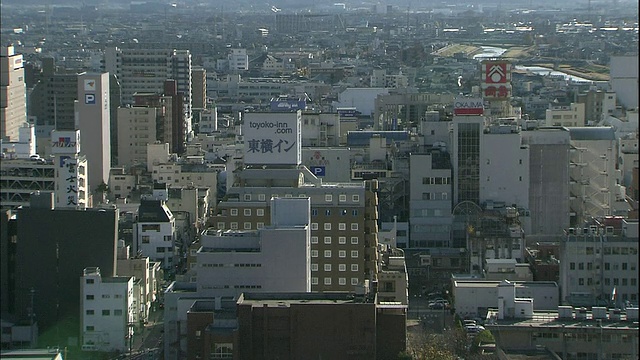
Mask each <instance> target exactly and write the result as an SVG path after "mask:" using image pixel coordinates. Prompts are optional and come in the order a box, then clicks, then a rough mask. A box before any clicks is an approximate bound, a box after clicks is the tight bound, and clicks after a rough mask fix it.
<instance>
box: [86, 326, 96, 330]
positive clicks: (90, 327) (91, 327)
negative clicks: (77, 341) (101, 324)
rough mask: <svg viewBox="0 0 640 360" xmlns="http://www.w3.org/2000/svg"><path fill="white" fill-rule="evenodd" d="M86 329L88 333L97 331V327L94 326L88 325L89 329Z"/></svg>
mask: <svg viewBox="0 0 640 360" xmlns="http://www.w3.org/2000/svg"><path fill="white" fill-rule="evenodd" d="M85 329H86V330H87V331H93V330H95V327H93V326H92V325H87V327H86V328H85Z"/></svg>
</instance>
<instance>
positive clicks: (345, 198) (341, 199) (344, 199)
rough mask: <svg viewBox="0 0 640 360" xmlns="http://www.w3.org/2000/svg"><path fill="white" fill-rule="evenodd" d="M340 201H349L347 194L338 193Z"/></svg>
mask: <svg viewBox="0 0 640 360" xmlns="http://www.w3.org/2000/svg"><path fill="white" fill-rule="evenodd" d="M338 201H340V202H345V201H347V195H338Z"/></svg>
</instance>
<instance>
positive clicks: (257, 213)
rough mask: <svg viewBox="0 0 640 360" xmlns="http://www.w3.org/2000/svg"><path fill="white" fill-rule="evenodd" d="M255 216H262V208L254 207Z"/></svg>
mask: <svg viewBox="0 0 640 360" xmlns="http://www.w3.org/2000/svg"><path fill="white" fill-rule="evenodd" d="M256 215H257V216H264V209H256Z"/></svg>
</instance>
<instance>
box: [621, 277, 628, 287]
mask: <svg viewBox="0 0 640 360" xmlns="http://www.w3.org/2000/svg"><path fill="white" fill-rule="evenodd" d="M622 286H627V278H622Z"/></svg>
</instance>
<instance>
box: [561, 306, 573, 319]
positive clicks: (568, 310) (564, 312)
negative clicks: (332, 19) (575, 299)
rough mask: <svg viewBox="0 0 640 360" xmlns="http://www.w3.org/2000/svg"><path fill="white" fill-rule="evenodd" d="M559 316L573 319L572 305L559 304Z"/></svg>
mask: <svg viewBox="0 0 640 360" xmlns="http://www.w3.org/2000/svg"><path fill="white" fill-rule="evenodd" d="M558 318H560V319H573V308H572V307H571V306H558Z"/></svg>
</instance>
